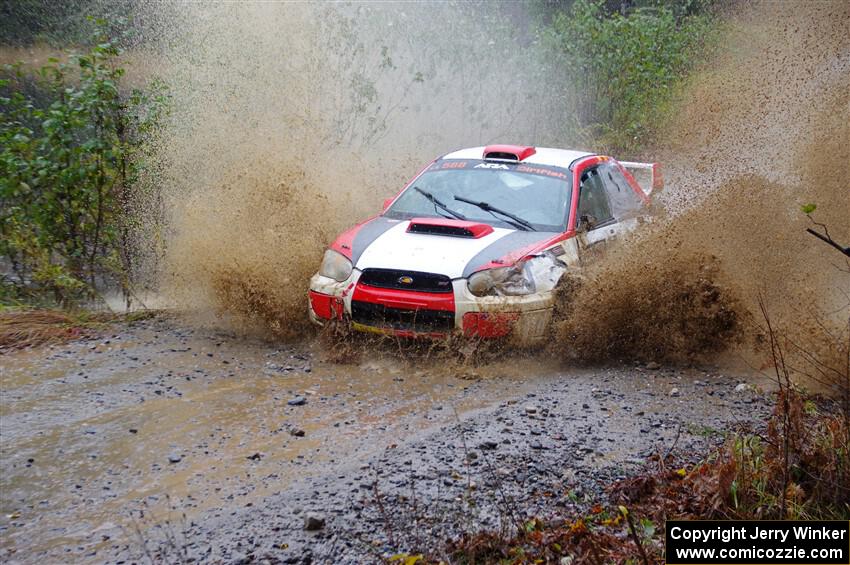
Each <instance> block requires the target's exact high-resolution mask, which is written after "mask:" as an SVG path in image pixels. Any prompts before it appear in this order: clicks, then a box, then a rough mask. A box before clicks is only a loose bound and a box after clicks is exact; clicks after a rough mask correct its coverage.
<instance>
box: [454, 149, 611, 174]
mask: <svg viewBox="0 0 850 565" xmlns="http://www.w3.org/2000/svg"><path fill="white" fill-rule="evenodd" d="M590 155H596V153H588V152H587V151H573V150H570V149H553V148H551V147H535V148H534V155H532V156H530V157H528V158H526V159H523V161H522V162H523V163H531V164H534V165H549V166H550V167H562V168H564V169H567V168H569V166H570V164H571V163H572V162H573V161H575V160H576V159H580V158H582V157H588V156H590ZM442 158H443V159H483V158H484V147H483V146H482V147H470V148H468V149H459V150H458V151H453V152H451V153H449V154H447V155H443V157H442Z"/></svg>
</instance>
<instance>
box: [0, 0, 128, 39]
mask: <svg viewBox="0 0 850 565" xmlns="http://www.w3.org/2000/svg"><path fill="white" fill-rule="evenodd" d="M134 8H135V6H134V3H133V1H132V0H62V1H61V2H56V1H55V0H10V1H6V2H0V43H2V44H10V45H31V44H33V43H46V44H48V45H57V46H58V45H67V44H69V43H85V42H86V41H87V40H88V39H89V38H90V35H91V33H92V30H93V28H95V27H96V22H95V20H94V19H93V18H90V17H88V16H91V15H95V16H97V17H103V18H107V19H114V20H115V24H117V25H119V26H120V25H121V24H122V23H123V22H122V21H121V20H120V19H119V18H116V17H115V16H127V15H128V14H131V13H132V12H133V11H134Z"/></svg>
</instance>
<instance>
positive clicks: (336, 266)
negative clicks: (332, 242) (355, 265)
mask: <svg viewBox="0 0 850 565" xmlns="http://www.w3.org/2000/svg"><path fill="white" fill-rule="evenodd" d="M351 269H352V265H351V261H349V260H348V259H347V258H346V257H345V256H344V255H342V254H340V253H337V252H336V251H333V250H331V249H328V250H327V251H325V256H324V257H323V258H322V266H321V267H319V274H320V275H322V276H323V277H328V278H329V279H333V280H335V281H340V282H342V281H344V280H345V279H347V278H348V277H350V276H351Z"/></svg>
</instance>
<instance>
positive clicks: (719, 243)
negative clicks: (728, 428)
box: [559, 2, 850, 368]
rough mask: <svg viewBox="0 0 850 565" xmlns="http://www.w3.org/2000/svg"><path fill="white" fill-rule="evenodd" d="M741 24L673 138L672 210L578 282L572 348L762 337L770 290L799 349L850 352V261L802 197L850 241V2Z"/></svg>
mask: <svg viewBox="0 0 850 565" xmlns="http://www.w3.org/2000/svg"><path fill="white" fill-rule="evenodd" d="M729 26H730V29H729V30H728V32H727V33H728V37H727V41H726V42H725V44H726V45H727V46H728V47H727V48H725V49H724V51H723V53H722V54H721V56H720V57H718V59H717V60H716V61H713V62H712V64H711V65H710V66H709V68H707V69H706V70H705V71H703V72H701V73H698V74H697V75H696V76H695V77H693V79H692V82H691V84H690V85H689V86H688V88H687V89H686V90H685V92H684V93H683V95H682V100H681V103H680V109H679V114H678V116H677V117H676V119H675V121H674V123H673V124H672V126H671V127H670V130H669V132H668V133H667V136H666V142H665V143H664V144H663V145H662V147H661V148H660V151H659V159H660V160H661V161H662V162H664V163H665V164H666V165H667V180H668V183H669V185H670V186H669V189H668V190H667V191H666V192H664V193H662V194H661V195H659V196H660V198H659V200H660V202H661V204H662V205H664V207H665V208H666V209H667V214H666V216H665V215H661V216H660V217H659V218H657V219H656V221H655V222H654V224H653V225H652V226H651V228H650V229H648V230H645V231H643V232H642V233H641V234H640V235H638V236H637V237H636V241H632V242H627V244H626V245H623V246H622V247H620V248H619V249H616V250H614V252H613V253H611V254H610V255H609V256H608V257H606V259H605V260H604V261H603V262H600V263H599V264H596V265H593V266H591V267H590V268H589V269H587V270H586V271H585V273H584V279H583V281H582V284H580V285H579V286H578V288H577V289H576V290H575V292H573V293H569V292H567V293H566V296H564V297H563V299H564V301H565V303H566V304H565V306H564V310H565V311H566V313H565V315H564V319H563V320H562V322H561V323H560V328H559V332H560V334H559V337H560V338H561V339H560V340H559V346H561V347H562V348H563V349H564V350H565V351H566V352H567V355H568V356H569V357H572V358H578V359H584V360H590V361H602V360H610V359H612V358H613V359H632V358H638V359H644V360H648V359H671V358H672V359H677V360H685V359H690V358H694V357H705V355H706V354H713V353H717V352H719V351H723V350H725V349H727V348H728V347H729V346H730V345H732V344H736V343H741V344H743V345H744V346H745V347H744V348H743V350H749V349H750V348H751V346H752V345H753V340H755V341H756V343H755V345H756V346H758V341H759V339H762V338H763V337H764V336H763V333H764V326H765V319H764V317H763V316H762V313H761V309H760V307H759V306H758V304H759V301H760V299H761V300H762V301H763V302H764V304H765V306H766V308H767V311H768V314H769V316H770V318H771V321H772V323H773V325H775V326H776V328H777V329H778V331H779V333H780V334H782V335H783V338H784V339H787V343H786V346H787V347H788V348H789V349H792V350H794V349H796V347H797V346H799V347H800V348H802V349H804V350H809V351H811V352H815V353H816V354H817V355H819V359H821V360H822V361H824V362H825V363H826V364H828V365H830V366H832V367H838V368H843V367H844V365H845V364H846V363H847V339H848V337H847V332H848V317H850V310H849V309H848V297H850V277H848V275H847V272H846V271H847V264H846V261H844V260H843V259H842V256H841V255H840V254H838V253H837V252H836V251H835V250H833V249H831V248H829V247H827V246H825V245H823V244H822V243H821V242H819V241H817V240H816V239H814V238H813V237H810V236H808V235H807V234H806V233H805V228H806V227H809V226H811V225H812V223H811V220H809V219H808V218H807V217H806V216H805V215H804V214H803V213H802V211H801V206H802V205H803V204H806V203H816V204H817V205H818V208H817V212H816V213H815V217H816V219H817V221H819V222H823V223H824V224H826V225H828V226H829V230H830V233H831V234H832V236H833V237H834V238H836V239H838V240H839V241H845V242H846V241H850V221H848V218H850V33H848V32H850V6H848V5H847V4H846V3H844V2H836V3H832V4H828V3H822V4H819V9H818V10H817V11H814V12H812V11H807V10H802V9H800V6H797V5H795V4H792V3H766V4H760V5H757V6H755V7H753V8H751V9H750V10H748V11H747V12H745V13H739V14H737V15H736V17H735V18H734V19H732V20H730V23H729ZM842 269H843V272H842ZM756 348H757V349H758V347H756ZM745 357H746V358H748V361H749V362H751V363H758V357H756V358H753V357H752V356H745ZM761 358H762V359H763V358H764V357H763V356H762V357H761Z"/></svg>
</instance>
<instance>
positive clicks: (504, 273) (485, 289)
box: [466, 262, 536, 296]
mask: <svg viewBox="0 0 850 565" xmlns="http://www.w3.org/2000/svg"><path fill="white" fill-rule="evenodd" d="M466 286H467V288H469V292H471V293H472V294H474V295H475V296H520V295H523V294H531V293H533V292H535V290H536V286H535V284H534V277H533V276H532V274H531V271H530V270H529V269H528V265H527V263H526V262H523V263H519V264H517V265H513V266H511V267H500V268H498V269H487V270H486V271H479V272H477V273H475V274H474V275H472V276H471V277H469V280H468V281H467V282H466Z"/></svg>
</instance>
